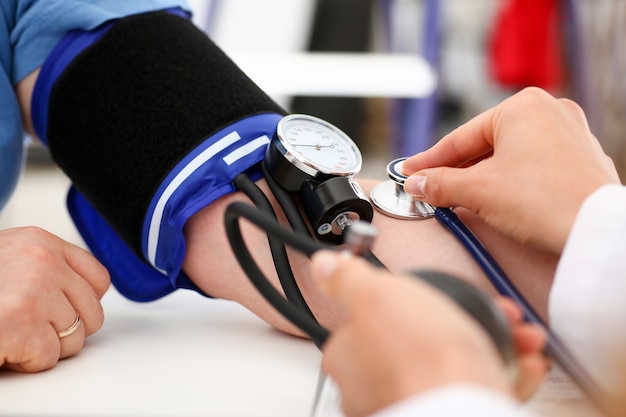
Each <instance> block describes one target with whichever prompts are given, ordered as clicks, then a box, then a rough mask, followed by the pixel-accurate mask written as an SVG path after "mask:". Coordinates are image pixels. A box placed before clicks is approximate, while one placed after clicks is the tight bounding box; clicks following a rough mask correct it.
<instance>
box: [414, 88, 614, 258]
mask: <svg viewBox="0 0 626 417" xmlns="http://www.w3.org/2000/svg"><path fill="white" fill-rule="evenodd" d="M403 170H404V173H405V174H407V175H409V174H411V175H410V177H409V178H408V179H407V181H406V183H405V190H406V191H407V192H408V193H409V194H412V195H415V196H416V197H417V198H418V199H420V200H423V201H426V202H428V203H430V204H432V205H434V206H440V207H465V208H467V209H469V210H471V211H473V212H475V213H476V214H478V215H479V216H480V217H482V218H483V219H484V220H485V221H486V222H487V223H489V224H490V225H491V226H493V227H495V228H496V229H499V230H500V231H502V232H504V233H506V234H508V235H509V236H511V237H513V238H514V239H516V240H517V241H519V242H521V243H523V244H526V243H529V244H531V245H533V246H535V247H538V248H540V249H544V250H549V251H551V252H553V253H556V254H560V253H561V252H562V250H563V247H564V245H565V241H566V240H567V237H568V235H569V231H570V229H571V227H572V225H573V223H574V220H575V217H576V214H577V212H578V210H579V208H580V206H581V204H582V203H583V201H584V200H585V199H586V198H587V197H588V196H589V195H590V194H592V193H593V192H594V191H595V190H597V189H598V188H600V187H601V186H603V185H605V184H611V183H614V184H619V183H620V180H619V178H618V175H617V172H616V171H615V167H614V165H613V162H612V161H611V160H610V159H609V158H608V157H607V156H606V155H605V153H604V152H603V150H602V149H601V147H600V144H599V143H598V141H597V139H596V138H595V137H594V136H593V134H592V133H591V132H590V130H589V126H588V124H587V121H586V119H585V115H584V113H583V111H582V110H581V108H580V107H579V106H578V105H576V104H575V103H574V102H572V101H570V100H567V99H556V98H554V97H552V96H551V95H549V94H548V93H546V92H544V91H543V90H540V89H537V88H528V89H525V90H523V91H521V92H520V93H518V94H516V95H514V96H512V97H510V98H508V99H507V100H505V101H503V102H502V103H501V104H499V105H498V106H496V107H494V108H492V109H490V110H488V111H486V112H485V113H483V114H481V115H479V116H477V117H476V118H474V119H473V120H470V121H469V122H467V123H466V124H464V125H463V126H461V127H459V128H457V129H456V130H454V131H453V132H451V133H450V134H448V135H447V136H445V137H444V138H443V139H441V140H440V141H439V142H438V143H437V144H436V145H434V146H433V147H432V148H431V149H429V150H427V151H425V152H421V153H419V154H416V155H414V156H413V157H411V158H408V159H407V160H406V161H405V162H404V164H403Z"/></svg>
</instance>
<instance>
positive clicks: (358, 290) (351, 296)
mask: <svg viewBox="0 0 626 417" xmlns="http://www.w3.org/2000/svg"><path fill="white" fill-rule="evenodd" d="M311 261H312V274H313V280H314V282H315V284H316V286H317V287H318V288H319V289H320V291H321V292H322V293H324V294H325V295H326V296H328V297H330V299H332V300H333V301H335V302H337V303H338V304H339V305H341V306H343V307H345V308H347V309H350V308H351V306H352V304H353V303H354V302H355V300H357V299H359V298H360V297H361V296H362V295H363V294H364V293H368V292H370V291H375V290H376V289H377V288H378V286H379V285H380V283H381V281H383V282H384V281H385V280H384V278H383V277H382V276H379V275H381V273H382V274H383V275H384V274H385V273H384V272H383V270H379V269H377V268H375V267H374V266H372V265H370V264H369V263H367V262H366V261H365V260H363V259H361V258H358V257H355V256H351V255H346V254H344V253H341V252H337V251H330V250H321V251H318V252H316V253H315V254H314V255H313V257H312V258H311Z"/></svg>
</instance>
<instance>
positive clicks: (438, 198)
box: [404, 167, 477, 208]
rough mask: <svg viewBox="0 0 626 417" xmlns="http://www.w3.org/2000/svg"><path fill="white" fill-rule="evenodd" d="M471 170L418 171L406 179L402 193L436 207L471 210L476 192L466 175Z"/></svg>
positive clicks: (441, 169)
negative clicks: (404, 192)
mask: <svg viewBox="0 0 626 417" xmlns="http://www.w3.org/2000/svg"><path fill="white" fill-rule="evenodd" d="M471 169H472V168H449V167H440V168H430V169H425V170H422V171H418V172H416V173H414V174H411V175H410V176H409V177H408V178H407V179H406V181H405V182H404V191H406V192H407V193H408V194H409V195H411V196H413V197H414V198H416V199H418V200H420V201H424V202H426V203H428V204H430V205H433V206H436V207H465V208H471V206H472V204H471V199H472V198H476V191H477V187H476V186H475V183H474V182H473V181H472V180H471V179H470V175H468V174H469V171H470V170H471Z"/></svg>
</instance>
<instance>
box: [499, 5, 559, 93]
mask: <svg viewBox="0 0 626 417" xmlns="http://www.w3.org/2000/svg"><path fill="white" fill-rule="evenodd" d="M501 1H502V6H501V8H500V10H499V12H498V14H497V15H496V21H495V25H494V30H493V33H492V36H491V42H490V45H489V51H488V54H489V58H488V59H489V67H490V70H491V74H492V77H493V78H494V79H495V80H496V81H497V82H499V83H500V84H502V85H504V86H506V87H512V88H523V87H528V86H536V87H542V88H544V89H554V88H557V87H559V86H560V85H561V83H562V81H563V78H564V68H563V48H562V39H561V26H560V24H561V22H560V8H559V3H560V1H559V0H501Z"/></svg>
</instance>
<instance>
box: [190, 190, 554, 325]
mask: <svg viewBox="0 0 626 417" xmlns="http://www.w3.org/2000/svg"><path fill="white" fill-rule="evenodd" d="M360 183H361V185H362V186H363V188H364V190H365V192H366V193H367V194H369V191H370V189H371V188H372V187H373V185H374V184H375V182H374V181H368V180H362V181H360ZM259 185H261V186H262V187H263V188H264V190H265V192H266V194H267V195H268V196H270V197H271V194H270V192H269V191H268V190H267V187H265V183H264V182H263V181H260V182H259ZM236 200H240V201H245V200H246V198H245V197H244V196H242V195H240V194H232V195H229V196H226V197H224V198H222V199H220V200H218V201H217V202H215V203H214V204H212V205H210V206H209V207H206V208H205V209H203V210H201V211H200V212H198V213H197V214H196V215H195V216H193V217H192V218H191V219H190V221H189V222H188V223H187V225H186V227H185V235H186V238H187V243H188V252H187V256H186V258H185V262H184V264H183V268H184V270H185V272H186V273H187V274H188V275H189V277H190V278H191V279H192V280H193V281H194V282H195V283H196V285H198V286H199V287H200V288H201V289H203V290H204V291H206V292H207V293H208V294H211V295H213V296H215V297H219V298H225V299H229V300H234V301H237V302H239V303H241V304H242V305H244V306H245V307H247V308H248V309H250V310H251V311H253V312H254V313H255V314H257V315H258V316H259V317H261V318H263V319H264V320H266V321H267V322H269V323H270V324H272V325H273V326H275V327H277V328H280V329H282V330H285V331H288V332H292V333H298V332H297V331H295V330H294V328H293V327H292V326H291V325H290V324H288V323H287V322H286V321H285V320H284V319H283V318H282V317H280V316H279V315H278V313H276V312H275V311H274V310H273V308H272V307H271V306H269V305H268V304H267V303H266V302H265V301H264V300H263V299H262V297H261V296H260V295H259V294H258V293H257V291H256V289H255V288H254V287H253V286H252V284H251V283H250V282H249V281H248V279H247V277H246V276H245V274H244V273H243V271H242V270H241V268H240V267H239V265H238V263H237V261H236V259H235V258H234V256H233V255H232V254H231V253H230V248H229V244H228V240H227V238H226V233H225V230H224V211H225V208H226V207H227V206H228V204H230V203H231V202H233V201H236ZM277 211H278V210H277ZM457 213H458V214H459V215H460V216H461V217H462V218H463V220H464V221H465V222H466V224H467V225H468V226H469V227H470V228H471V229H472V230H473V231H474V233H475V234H476V235H477V236H478V237H479V238H480V239H481V240H482V241H483V243H484V244H485V245H486V246H487V248H488V249H489V250H490V251H491V252H492V254H493V256H494V257H495V258H496V260H497V261H498V262H499V263H500V266H501V267H502V268H503V269H504V270H505V272H507V273H508V274H509V276H510V277H511V279H512V280H513V281H514V282H515V283H516V284H517V285H518V288H519V289H520V291H522V293H523V294H524V295H525V296H526V297H527V298H528V299H529V300H530V302H531V303H532V305H533V306H534V307H535V308H536V309H537V311H538V312H539V313H540V314H541V315H542V316H543V317H545V316H546V307H547V298H548V292H549V288H550V285H551V283H552V277H553V275H554V272H555V268H556V263H557V258H556V257H555V256H553V255H549V254H545V253H541V252H538V251H534V250H530V249H528V248H524V247H522V246H520V245H518V244H517V243H515V242H513V241H512V240H510V239H508V238H506V237H505V236H503V235H501V234H499V233H498V232H496V231H495V230H493V229H491V228H490V227H489V226H487V225H486V224H485V223H483V222H482V221H481V220H480V219H478V218H477V217H476V216H474V215H472V214H471V213H469V212H467V211H461V210H458V211H457ZM243 222H244V226H243V227H242V230H244V237H245V239H246V242H247V245H248V248H249V249H250V251H251V253H252V254H253V255H254V256H255V258H256V259H257V262H258V263H259V265H260V267H261V268H262V269H263V271H264V272H265V274H266V276H268V277H270V278H271V279H272V281H273V282H274V283H278V278H277V276H276V274H275V272H274V266H273V263H272V260H271V256H270V254H269V248H268V245H267V237H266V236H265V235H264V234H263V233H261V232H259V230H258V229H257V228H256V227H255V226H252V225H250V223H248V222H246V221H245V220H244V221H243ZM373 222H374V225H375V226H376V227H377V229H378V231H379V236H378V238H377V241H376V242H375V244H374V248H373V252H374V253H375V254H376V255H377V256H378V257H379V258H380V260H381V261H382V262H383V263H384V264H385V265H386V266H387V267H388V268H390V269H391V270H393V271H401V270H407V269H416V268H432V269H437V270H440V271H445V272H449V273H452V274H455V275H457V276H459V277H461V278H464V279H466V280H467V281H469V282H471V283H474V284H475V285H477V286H479V287H480V288H482V289H484V290H485V291H487V292H490V293H492V294H495V291H494V290H493V288H492V287H491V285H490V284H489V282H488V280H487V279H486V278H485V276H484V274H483V273H482V271H481V270H480V269H479V268H478V266H477V265H476V263H475V262H474V261H473V260H472V259H471V258H470V257H469V255H468V254H467V252H466V251H465V249H464V248H463V247H462V246H460V244H459V243H458V242H457V241H456V239H455V238H454V237H453V236H452V234H450V233H449V232H448V231H447V230H444V229H443V228H442V227H441V226H440V225H439V223H438V222H437V221H436V220H435V219H428V220H414V221H407V220H397V219H392V218H390V217H387V216H384V215H381V214H380V213H376V214H375V217H374V221H373ZM290 259H291V260H292V267H293V269H294V272H295V276H296V280H297V281H298V284H299V286H300V289H301V290H302V292H303V295H304V297H305V298H306V299H307V302H308V303H309V306H310V307H311V310H312V311H313V313H314V314H315V315H316V316H317V317H318V319H319V320H320V321H321V323H322V324H325V325H327V326H331V327H332V323H333V321H334V320H335V319H336V318H337V317H336V315H337V314H339V313H340V312H338V311H337V310H336V309H335V308H334V307H333V306H332V305H330V304H329V303H328V302H327V301H326V300H325V299H324V297H322V296H321V295H320V294H319V292H318V291H317V289H316V288H315V287H314V286H313V285H312V283H311V280H310V276H309V268H308V260H307V259H306V257H304V256H303V255H301V254H299V253H294V252H290Z"/></svg>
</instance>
